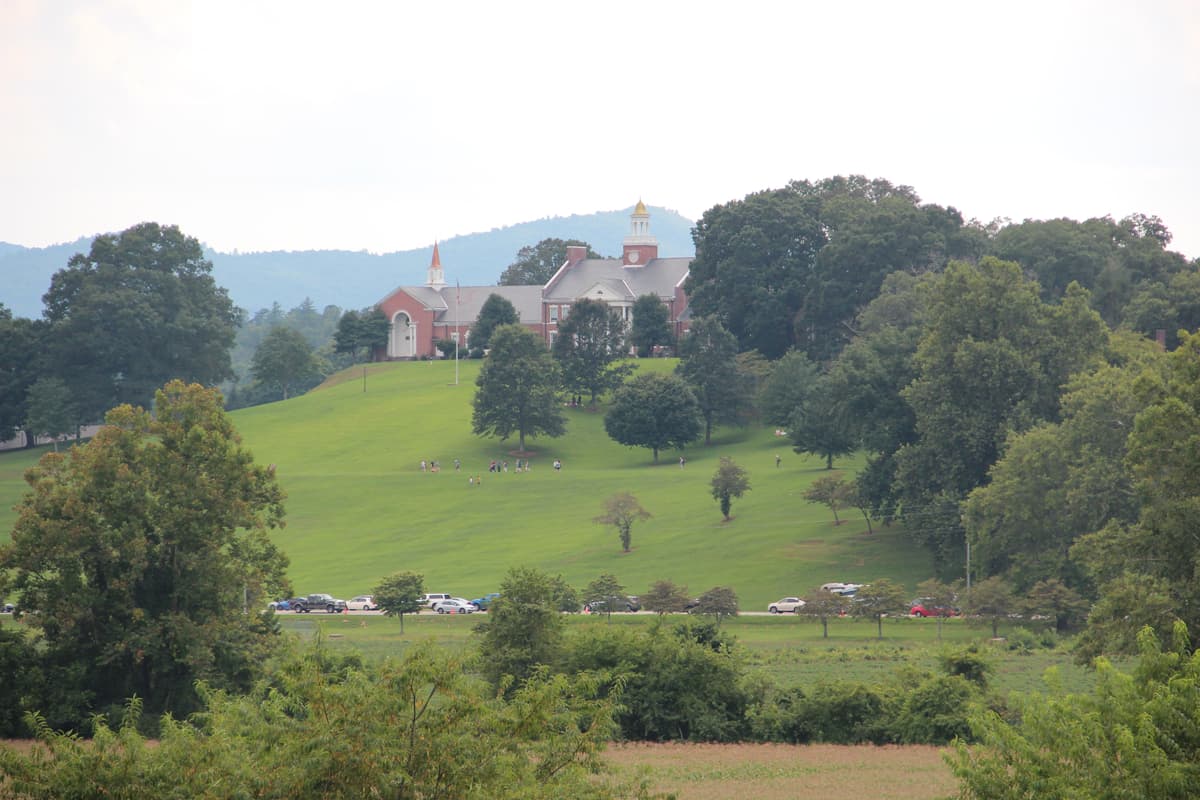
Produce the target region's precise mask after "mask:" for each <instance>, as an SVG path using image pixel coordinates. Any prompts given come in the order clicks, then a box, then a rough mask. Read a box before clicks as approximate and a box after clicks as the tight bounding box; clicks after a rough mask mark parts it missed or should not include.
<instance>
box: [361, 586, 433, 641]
mask: <svg viewBox="0 0 1200 800" xmlns="http://www.w3.org/2000/svg"><path fill="white" fill-rule="evenodd" d="M424 593H425V578H424V576H422V575H418V574H417V573H415V572H397V573H395V574H394V575H390V576H388V577H386V578H384V579H383V580H382V581H380V582H379V585H378V586H376V587H375V592H374V595H375V604H376V605H377V606H379V607H380V608H381V609H383V612H384V613H385V614H387V615H388V616H389V617H400V632H401V633H404V615H405V614H416V613H418V612H419V611H420V610H421V595H423V594H424Z"/></svg>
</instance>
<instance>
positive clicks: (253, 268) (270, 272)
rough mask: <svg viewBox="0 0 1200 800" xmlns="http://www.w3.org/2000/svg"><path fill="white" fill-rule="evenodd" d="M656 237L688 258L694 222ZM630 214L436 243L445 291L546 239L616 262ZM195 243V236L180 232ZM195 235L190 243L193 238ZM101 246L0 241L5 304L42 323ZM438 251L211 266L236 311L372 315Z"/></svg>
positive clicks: (655, 227) (494, 276) (214, 255)
mask: <svg viewBox="0 0 1200 800" xmlns="http://www.w3.org/2000/svg"><path fill="white" fill-rule="evenodd" d="M649 208H650V213H651V217H650V229H651V231H652V232H653V234H654V236H655V237H656V238H657V239H658V241H659V252H661V253H662V255H663V256H691V255H693V254H694V252H695V250H694V246H693V244H692V239H691V229H692V226H693V224H694V223H693V221H692V220H689V219H687V218H686V217H684V216H683V215H681V214H679V213H678V212H676V211H673V210H670V209H665V208H659V207H654V206H651V207H649ZM632 211H633V206H629V207H628V208H624V209H617V210H614V211H597V212H594V213H592V214H572V215H570V216H562V217H544V218H542V219H538V220H531V221H528V222H519V223H515V224H513V225H506V226H502V227H499V228H493V229H491V230H490V231H480V232H476V233H468V234H462V235H459V236H453V237H450V238H448V239H445V240H443V241H439V242H438V249H439V254H440V256H441V261H442V265H443V268H444V269H445V275H446V280H447V281H448V282H451V283H453V282H455V281H458V282H460V283H461V284H463V285H467V286H480V285H484V286H487V285H492V284H495V283H497V282H498V281H499V280H500V273H501V272H503V271H504V269H505V267H507V266H508V265H509V264H511V263H512V261H513V259H514V258H515V257H516V254H517V251H518V250H520V249H521V248H522V247H524V246H526V245H533V244H537V243H538V242H539V241H541V240H542V239H548V238H559V239H582V240H583V241H586V242H588V243H589V244H590V245H591V246H592V248H593V249H594V250H595V251H596V252H598V253H600V254H601V255H606V256H608V255H617V254H619V253H620V251H621V241H622V239H623V238H624V237H625V235H626V234H627V233H628V232H629V214H630V213H631V212H632ZM183 232H184V233H185V234H189V232H188V231H186V230H185V231H183ZM189 235H191V234H189ZM93 238H94V237H90V236H84V237H80V238H79V239H76V240H75V241H74V242H67V243H63V244H56V245H50V246H48V247H41V248H30V247H24V246H22V245H15V244H10V243H7V242H0V279H2V283H3V285H4V293H3V296H0V302H3V303H4V305H5V306H7V307H8V308H9V309H10V310H11V311H12V313H13V314H14V315H15V316H19V317H30V318H36V317H40V316H41V313H42V303H41V297H42V295H43V294H45V292H46V290H47V289H49V288H50V279H51V277H52V276H53V275H54V273H55V272H57V271H58V270H60V269H63V268H64V267H66V265H67V261H68V260H69V259H70V258H71V256H72V255H74V254H75V253H81V252H87V251H88V249H89V248H90V247H91V242H92V239H93ZM432 252H433V242H432V241H430V243H429V245H428V246H426V247H421V248H416V249H412V250H399V251H394V252H391V253H370V252H367V251H366V250H358V251H352V250H267V251H254V252H240V251H236V250H235V251H234V252H232V253H223V252H220V251H217V250H213V249H211V248H209V247H207V246H205V247H204V254H205V257H206V258H208V259H209V260H210V261H211V262H212V264H213V277H214V278H215V279H216V282H217V285H219V286H223V287H225V288H226V289H227V290H228V291H229V296H230V297H231V298H232V299H233V302H234V304H235V305H237V306H238V307H240V308H244V309H246V310H247V311H249V312H250V313H254V312H255V311H257V310H259V309H262V308H269V307H270V306H271V305H272V304H273V303H279V304H280V306H282V307H283V308H293V307H295V306H297V305H299V304H300V303H301V302H303V301H304V299H305V298H309V299H311V300H312V301H313V303H315V304H316V305H317V306H318V307H324V306H328V305H336V306H339V307H341V308H343V309H351V308H355V309H357V308H365V307H367V306H370V305H373V304H374V303H376V302H378V301H379V299H380V298H382V297H384V296H385V295H387V293H388V292H390V291H391V290H393V289H395V288H396V287H397V286H412V285H421V284H423V283H424V282H425V277H426V270H427V269H428V267H429V261H430V257H431V255H432Z"/></svg>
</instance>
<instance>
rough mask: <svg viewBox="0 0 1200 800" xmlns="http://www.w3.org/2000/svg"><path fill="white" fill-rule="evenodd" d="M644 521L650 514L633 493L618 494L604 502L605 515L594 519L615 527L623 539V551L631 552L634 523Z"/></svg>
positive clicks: (601, 523) (596, 521) (593, 520)
mask: <svg viewBox="0 0 1200 800" xmlns="http://www.w3.org/2000/svg"><path fill="white" fill-rule="evenodd" d="M642 519H650V512H649V511H647V510H646V509H644V508H642V504H641V503H639V502H638V499H637V498H636V497H634V496H633V494H632V493H631V492H617V493H616V494H614V495H613V496H612V497H609V498H608V499H607V500H605V501H604V513H603V514H601V515H600V516H598V517H595V518H593V519H592V522H595V523H597V524H599V525H613V526H615V527H616V529H617V533H618V534H619V535H620V537H621V549H622V550H624V551H625V552H626V553H628V552H629V545H630V542H631V541H632V539H633V523H635V522H637V521H638V520H642Z"/></svg>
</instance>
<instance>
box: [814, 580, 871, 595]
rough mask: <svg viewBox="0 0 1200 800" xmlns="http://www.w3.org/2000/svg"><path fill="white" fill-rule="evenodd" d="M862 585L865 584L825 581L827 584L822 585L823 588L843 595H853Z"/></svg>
mask: <svg viewBox="0 0 1200 800" xmlns="http://www.w3.org/2000/svg"><path fill="white" fill-rule="evenodd" d="M862 587H863V585H862V584H861V583H836V582H835V583H825V584H822V585H821V588H822V589H824V590H825V591H827V592H833V593H834V594H840V595H842V596H843V597H853V596H854V593H855V592H857V591H858V590H859V589H861V588H862Z"/></svg>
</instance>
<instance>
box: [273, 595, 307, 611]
mask: <svg viewBox="0 0 1200 800" xmlns="http://www.w3.org/2000/svg"><path fill="white" fill-rule="evenodd" d="M279 602H280V603H282V604H286V606H287V607H286V608H283V607H281V606H276V608H275V610H276V611H294V612H296V613H297V614H307V613H308V611H309V608H308V598H307V597H289V598H288V599H287V600H280V601H279Z"/></svg>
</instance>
